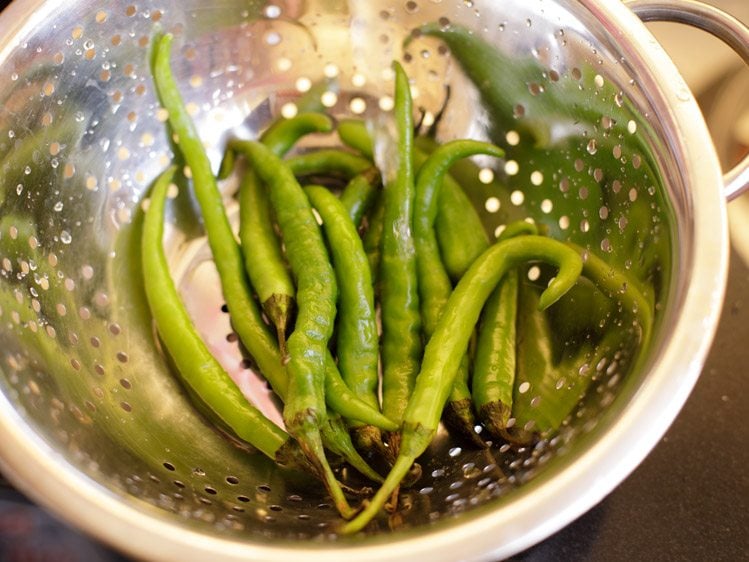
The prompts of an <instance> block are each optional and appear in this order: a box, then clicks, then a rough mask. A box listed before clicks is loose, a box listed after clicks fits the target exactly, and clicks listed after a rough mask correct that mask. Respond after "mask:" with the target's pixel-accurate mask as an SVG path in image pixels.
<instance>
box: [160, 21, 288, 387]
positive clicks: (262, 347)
mask: <svg viewBox="0 0 749 562" xmlns="http://www.w3.org/2000/svg"><path fill="white" fill-rule="evenodd" d="M171 42H172V36H171V35H169V34H166V35H163V36H161V37H160V38H158V39H157V40H156V42H155V48H154V56H153V61H152V66H153V75H154V83H155V85H156V91H157V93H158V96H159V99H160V101H161V103H162V105H163V106H164V108H165V109H167V111H168V113H169V125H170V126H171V128H172V130H173V131H174V133H175V134H176V136H177V139H178V147H179V150H180V151H181V152H182V154H183V157H184V159H185V162H186V164H187V165H188V166H189V168H190V171H191V175H192V188H193V191H194V193H195V197H196V199H197V200H198V204H199V206H200V210H201V214H202V216H203V223H204V227H205V230H206V235H207V237H208V244H209V246H210V248H211V252H212V253H213V258H214V261H215V263H216V268H217V270H218V274H219V278H220V279H221V289H222V292H223V295H224V299H225V300H226V303H227V306H228V308H229V311H230V313H231V320H232V325H233V327H234V329H235V330H236V332H237V334H238V335H239V338H240V340H241V341H242V343H243V344H244V345H245V347H246V348H247V350H248V351H249V352H250V354H251V355H252V357H253V359H254V360H255V362H256V363H257V364H258V366H259V367H260V370H261V371H262V372H263V373H264V375H265V376H266V377H267V378H268V380H269V381H270V382H271V385H273V386H274V388H275V387H279V388H285V385H286V380H285V379H286V375H285V371H284V369H283V366H282V365H281V362H280V357H279V355H278V348H277V346H276V342H275V341H274V338H273V337H272V336H271V335H270V333H269V332H268V329H267V327H266V325H265V323H264V322H263V319H262V316H261V314H260V310H259V309H258V307H257V305H256V304H255V301H254V300H253V299H252V297H251V295H252V290H251V288H250V285H249V282H248V279H247V275H246V273H245V270H244V260H243V256H242V252H241V249H240V247H239V245H238V244H237V241H236V239H235V237H234V233H233V232H232V229H231V225H230V224H229V220H228V218H227V216H226V212H225V209H224V205H223V201H222V198H221V193H220V191H219V189H218V186H217V184H216V179H215V178H214V176H213V173H212V171H211V168H210V162H209V160H208V157H207V155H206V153H205V150H204V148H203V143H202V142H201V140H200V137H199V136H198V133H197V131H196V129H195V125H194V124H193V122H192V120H191V118H190V116H189V114H188V113H187V110H186V109H185V106H184V103H183V101H182V97H181V95H180V93H179V89H178V87H177V84H176V82H175V81H174V77H173V76H172V72H171V68H170V51H171Z"/></svg>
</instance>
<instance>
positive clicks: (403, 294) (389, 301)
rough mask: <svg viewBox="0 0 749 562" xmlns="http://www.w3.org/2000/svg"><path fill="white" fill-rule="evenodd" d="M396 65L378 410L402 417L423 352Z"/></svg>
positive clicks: (406, 127) (406, 126)
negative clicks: (393, 155)
mask: <svg viewBox="0 0 749 562" xmlns="http://www.w3.org/2000/svg"><path fill="white" fill-rule="evenodd" d="M394 69H395V105H394V110H393V113H394V118H395V125H396V130H397V138H396V139H395V142H396V148H397V150H396V153H397V164H396V166H395V174H393V176H394V177H392V178H385V188H384V191H383V195H384V198H385V201H384V207H385V209H384V220H383V223H384V225H385V228H384V229H383V231H382V240H381V253H380V264H379V288H380V302H381V310H382V312H381V316H382V366H383V376H382V393H383V396H382V411H383V413H384V414H385V415H386V416H387V417H388V418H390V419H392V420H394V421H396V422H400V420H402V417H403V413H404V411H405V408H406V405H407V404H408V400H409V398H410V396H411V392H412V391H413V387H414V384H415V382H416V375H417V373H418V371H419V363H420V360H421V353H422V342H421V315H420V313H419V295H418V285H417V273H416V257H415V249H414V240H413V235H412V232H413V203H414V197H415V185H414V168H413V113H412V112H413V106H412V100H411V92H410V85H409V81H408V77H407V76H406V73H405V72H404V71H403V68H402V67H401V66H400V64H398V63H397V62H396V63H394Z"/></svg>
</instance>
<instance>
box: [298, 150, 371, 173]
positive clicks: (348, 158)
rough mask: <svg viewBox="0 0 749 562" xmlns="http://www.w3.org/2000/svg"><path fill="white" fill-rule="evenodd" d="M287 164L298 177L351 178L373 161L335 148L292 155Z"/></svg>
mask: <svg viewBox="0 0 749 562" xmlns="http://www.w3.org/2000/svg"><path fill="white" fill-rule="evenodd" d="M286 164H287V165H288V166H289V168H291V171H292V172H293V173H294V175H295V176H297V177H301V176H311V175H315V174H325V175H335V176H343V177H344V178H346V179H349V180H350V179H351V178H353V177H354V176H356V175H357V174H361V173H362V172H364V171H366V170H368V169H369V168H371V167H372V162H371V161H369V160H367V159H366V158H362V157H361V156H357V155H356V154H352V153H351V152H346V151H345V150H337V149H334V148H330V149H321V150H315V151H313V152H305V153H304V154H299V155H297V156H292V157H291V158H289V159H288V160H286Z"/></svg>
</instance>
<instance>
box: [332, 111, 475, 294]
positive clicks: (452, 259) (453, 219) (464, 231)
mask: <svg viewBox="0 0 749 562" xmlns="http://www.w3.org/2000/svg"><path fill="white" fill-rule="evenodd" d="M337 130H338V136H339V137H340V138H341V141H342V142H343V143H344V144H345V145H346V146H348V147H350V148H353V149H356V150H358V151H360V152H361V153H362V154H363V155H365V156H367V157H370V158H371V157H372V154H373V151H374V148H373V142H372V138H371V136H370V132H369V131H368V130H367V126H366V124H365V123H364V121H361V120H356V119H349V120H343V121H341V122H339V123H338V129H337ZM437 146H438V145H437V143H435V142H434V141H427V139H424V138H423V137H418V138H415V139H414V148H413V161H414V167H415V169H417V170H418V169H419V168H420V167H421V166H422V164H423V163H424V162H425V161H426V159H427V158H428V156H429V154H430V153H431V152H432V151H434V150H435V149H436V148H437ZM485 200H486V199H484V201H485ZM435 224H436V228H437V240H438V241H439V245H440V252H441V254H442V259H443V261H444V263H445V266H446V268H447V272H448V274H449V275H450V278H451V279H452V280H453V281H454V282H457V281H458V280H459V279H460V277H461V276H462V275H463V274H464V273H465V272H466V270H467V269H468V267H469V266H470V265H471V263H473V260H474V259H476V257H478V256H479V255H480V254H481V252H483V251H484V250H486V249H487V248H488V247H489V239H488V238H487V235H486V232H485V231H484V227H483V224H482V222H481V218H480V217H479V216H478V214H477V213H476V210H475V209H474V207H473V205H472V203H471V200H470V199H469V198H468V196H467V195H466V193H464V191H463V189H462V187H461V185H460V184H459V183H458V182H456V181H455V180H454V179H453V177H452V176H451V175H449V174H447V175H445V178H444V187H443V189H442V191H441V194H440V198H439V200H438V211H437V217H436V223H435Z"/></svg>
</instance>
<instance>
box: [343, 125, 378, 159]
mask: <svg viewBox="0 0 749 562" xmlns="http://www.w3.org/2000/svg"><path fill="white" fill-rule="evenodd" d="M336 130H337V131H338V137H339V138H340V139H341V142H342V143H343V144H345V145H346V146H348V147H349V148H353V149H354V150H358V151H359V152H361V154H362V156H364V157H366V158H369V159H370V160H371V159H372V158H374V143H373V142H372V135H371V134H370V132H369V131H368V130H367V126H366V124H365V123H364V121H362V120H361V119H342V120H341V121H339V122H338V127H337V129H336Z"/></svg>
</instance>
